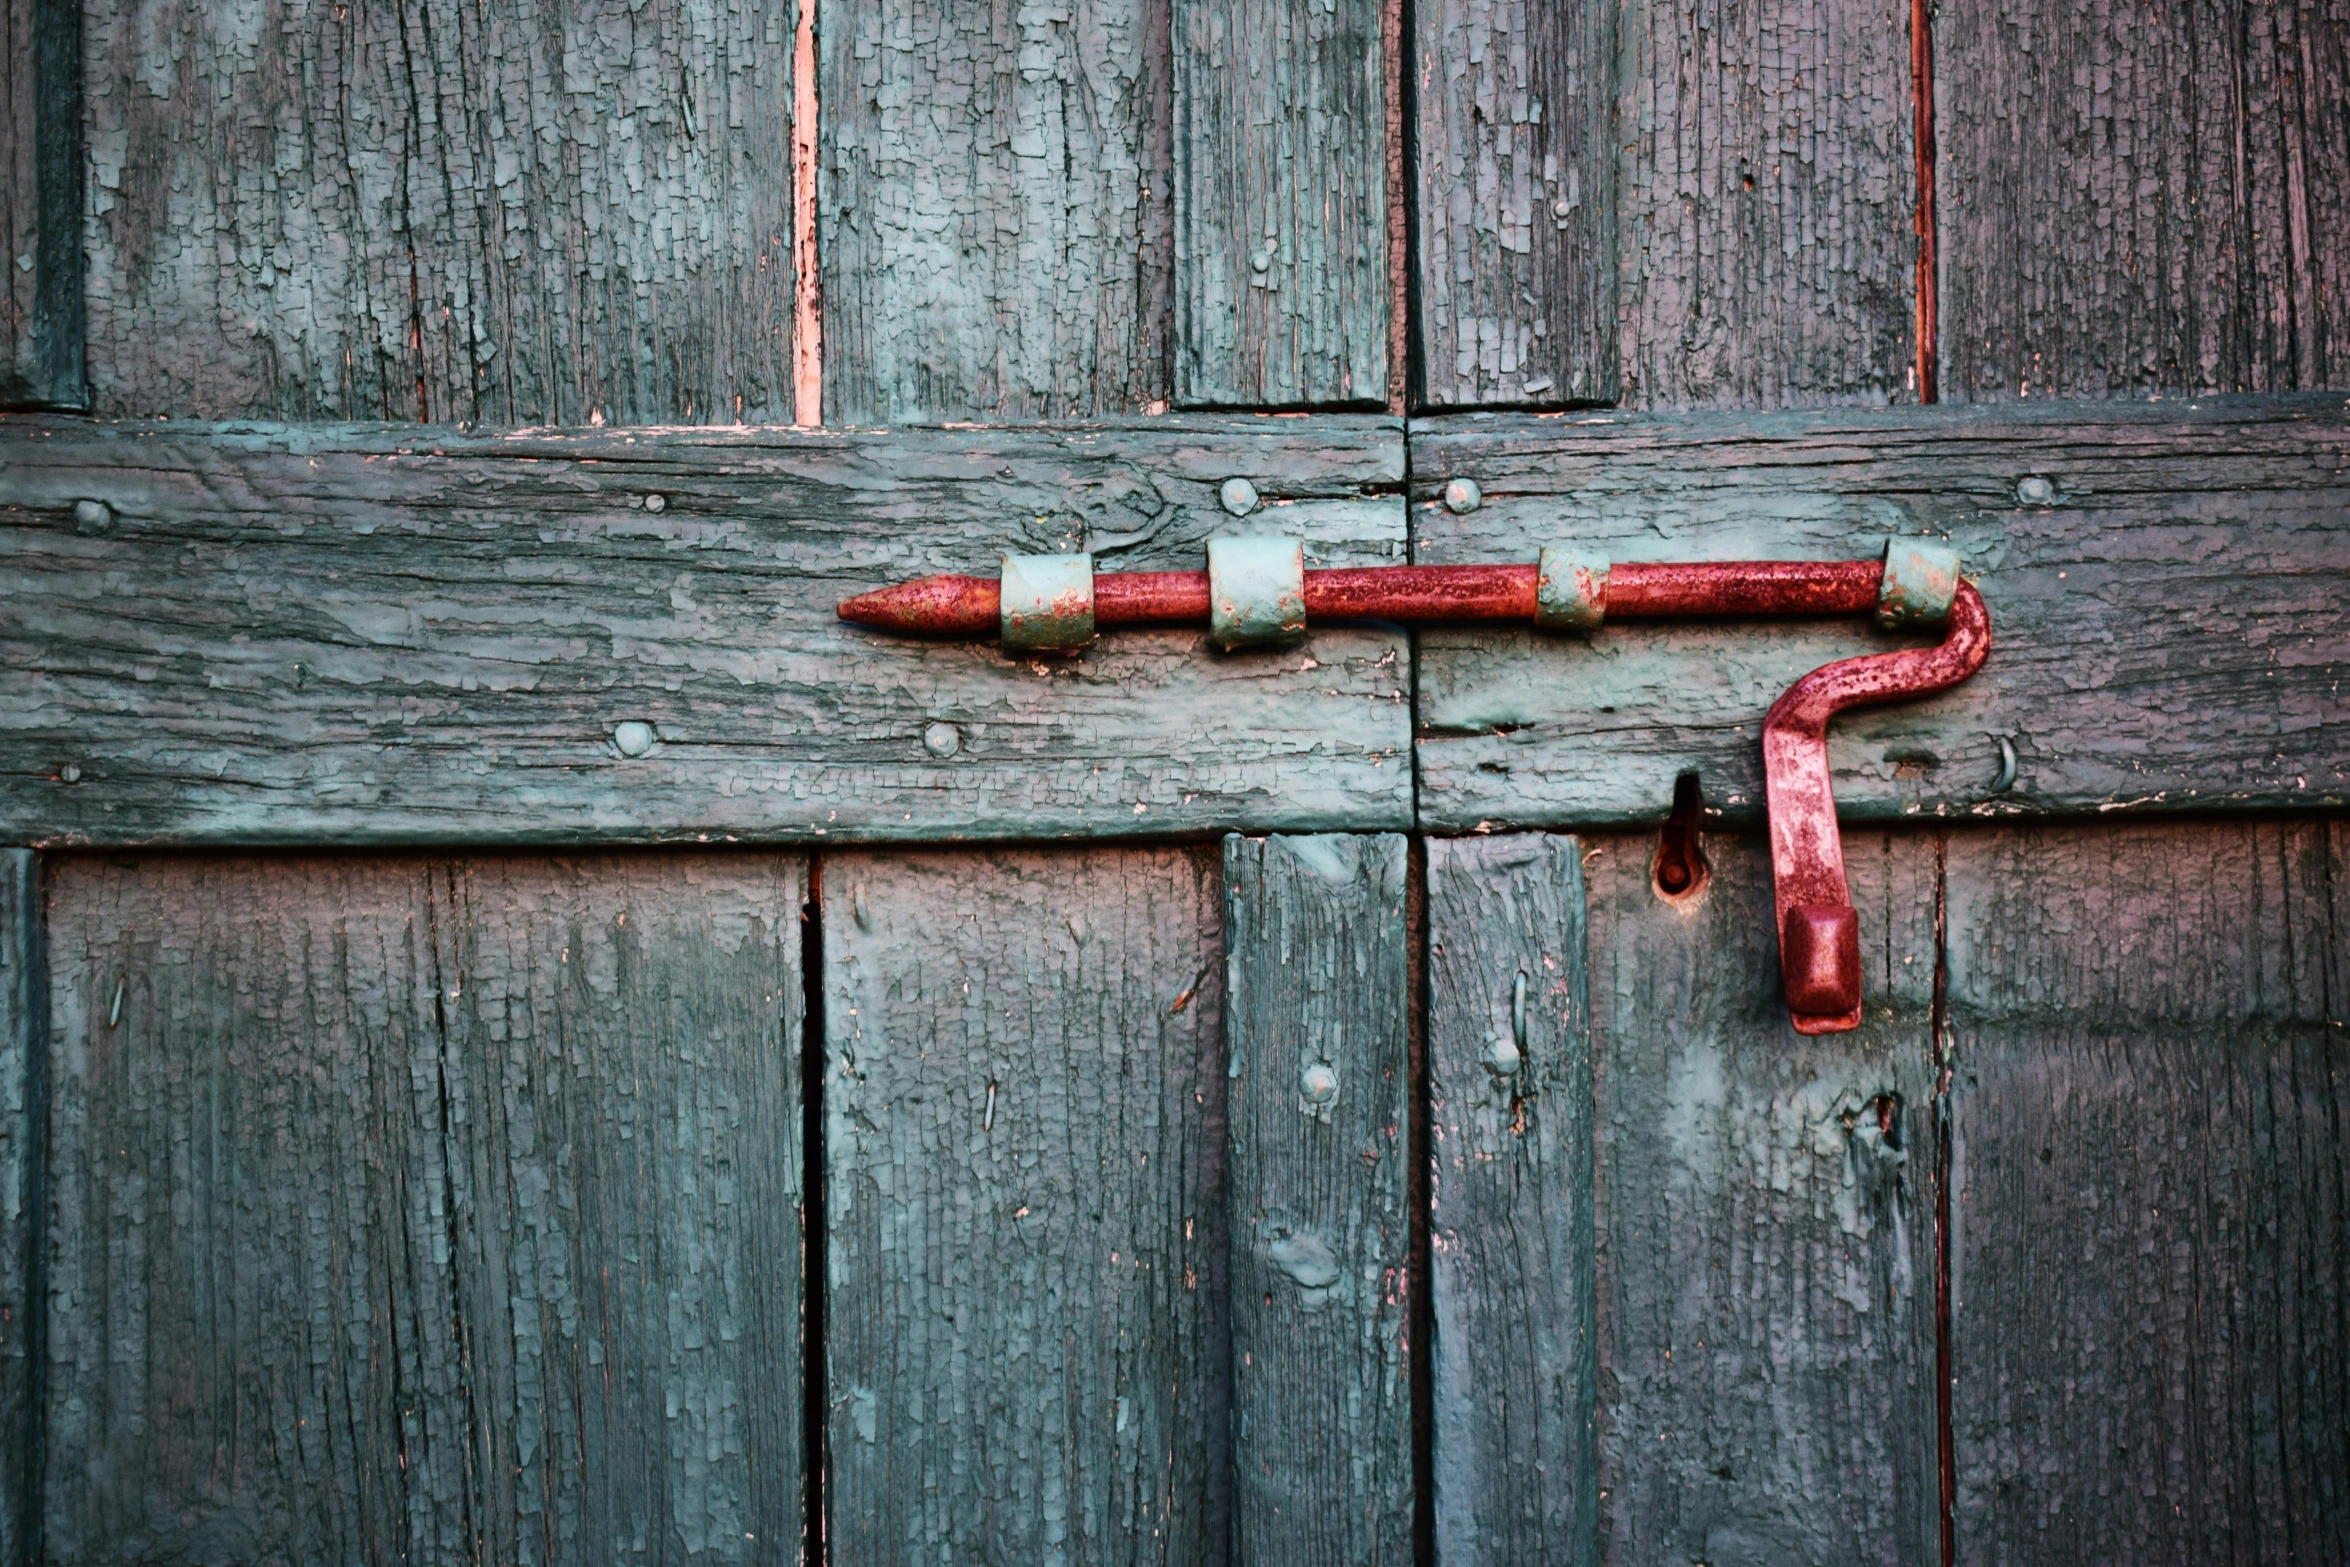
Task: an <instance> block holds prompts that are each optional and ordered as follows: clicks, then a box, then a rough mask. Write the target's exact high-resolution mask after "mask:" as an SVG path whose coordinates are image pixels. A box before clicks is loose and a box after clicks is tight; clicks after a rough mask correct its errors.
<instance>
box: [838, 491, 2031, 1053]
mask: <svg viewBox="0 0 2350 1567" xmlns="http://www.w3.org/2000/svg"><path fill="white" fill-rule="evenodd" d="M1858 614H1866V615H1870V616H1872V617H1873V618H1874V619H1875V621H1876V623H1877V624H1878V625H1879V626H1880V627H1883V628H1885V629H1887V630H1904V629H1911V628H1916V627H1922V626H1934V625H1941V626H1945V627H1946V630H1945V632H1944V635H1943V638H1942V641H1941V643H1940V644H1939V645H1938V646H1935V647H1930V648H1915V649H1910V650H1907V651H1903V652H1898V653H1880V654H1875V655H1872V656H1870V657H1867V658H1852V659H1845V660H1843V661H1842V662H1840V663H1834V664H1830V665H1828V666H1827V667H1825V668H1823V669H1816V670H1814V671H1812V672H1811V673H1810V674H1808V675H1806V676H1804V677H1803V678H1802V679H1801V680H1799V681H1797V682H1796V683H1795V684H1794V685H1793V686H1791V687H1790V688H1789V689H1788V691H1787V694H1786V695H1784V696H1782V697H1781V698H1779V700H1778V702H1777V703H1776V704H1775V705H1774V706H1773V707H1772V708H1771V711H1770V716H1769V717H1768V718H1766V719H1765V720H1764V721H1763V773H1764V777H1765V780H1766V782H1767V786H1768V787H1767V795H1768V805H1769V812H1770V835H1771V874H1772V880H1773V883H1774V886H1775V889H1776V896H1777V919H1778V937H1779V970H1780V977H1781V979H1782V981H1783V983H1784V986H1785V990H1786V997H1787V1007H1788V1011H1789V1013H1790V1014H1791V1015H1792V1017H1793V1019H1794V1024H1795V1027H1796V1029H1797V1031H1798V1032H1801V1033H1806V1034H1826V1033H1835V1032H1839V1031H1841V1030H1845V1029H1852V1028H1858V1027H1859V1026H1860V1018H1861V966H1860V917H1859V915H1858V914H1857V913H1856V912H1854V910H1853V907H1852V897H1851V892H1850V890H1849V888H1848V887H1847V886H1846V884H1845V879H1844V844H1843V839H1842V837H1841V835H1840V834H1839V832H1838V831H1837V827H1836V800H1835V796H1834V794H1833V792H1832V790H1831V789H1830V787H1829V780H1828V748H1827V729H1828V720H1829V719H1831V718H1833V717H1834V716H1835V715H1836V714H1838V713H1840V712H1843V711H1844V710H1845V709H1847V708H1852V707H1862V706H1868V705H1871V704H1875V703H1881V702H1898V701H1903V700H1906V699H1908V698H1911V697H1920V696H1926V695H1930V694H1931V693H1933V692H1936V691H1941V690H1945V689H1947V688H1948V687H1950V686H1954V685H1956V684H1958V683H1959V682H1960V681H1962V680H1964V679H1966V678H1967V677H1968V676H1969V675H1972V674H1973V673H1974V672H1975V671H1976V670H1978V669H1980V668H1982V667H1983V660H1984V659H1985V658H1986V657H1988V656H1989V654H1990V651H1991V616H1990V611H1989V610H1988V609H1986V608H1985V607H1984V604H1983V600H1982V596H1981V595H1980V594H1978V593H1977V592H1976V591H1975V589H1974V588H1973V586H1972V585H1970V584H1968V583H1966V582H1965V581H1963V580H1962V579H1961V577H1960V575H1959V559H1958V556H1957V554H1956V553H1955V552H1954V551H1952V550H1950V549H1948V548H1946V547H1944V546H1942V545H1939V544H1934V543H1931V542H1928V541H1924V540H1916V539H1895V540H1892V541H1890V542H1889V543H1888V544H1887V545H1886V547H1885V554H1884V556H1883V558H1882V559H1879V560H1833V561H1785V560H1771V561H1699V562H1667V563H1656V562H1634V561H1625V562H1622V563H1613V562H1610V561H1609V560H1608V558H1607V557H1606V556H1604V555H1599V554H1594V553H1592V552H1589V551H1583V550H1576V549H1572V548H1567V547H1555V548H1549V549H1545V550H1544V551H1543V552H1542V558H1541V560H1540V562H1539V563H1537V564H1535V565H1497V566H1369V567H1358V568H1352V569H1343V570H1329V571H1308V570H1306V569H1305V552H1304V548H1303V546H1302V545H1301V544H1300V543H1299V541H1297V540H1295V539H1285V538H1263V537H1259V538H1225V539H1215V540H1211V541H1210V542H1209V545H1208V569H1207V570H1206V571H1144V572H1112V573H1107V574H1103V575H1099V576H1097V575H1096V574H1095V573H1094V570H1093V561H1092V558H1091V557H1090V556H1084V555H1067V556H1050V555H1007V556H1005V557H1004V560H1003V569H1002V573H1001V575H1000V577H997V578H993V579H991V578H987V577H951V576H950V577H925V578H923V579H921V580H920V581H918V582H906V583H900V584H899V585H898V586H896V587H891V588H882V589H879V590H877V591H875V592H872V593H865V594H860V595H859V596H857V597H856V598H852V599H849V600H847V601H845V602H843V603H842V604H841V606H840V616H841V618H842V619H843V620H851V621H856V622H859V623H861V624H864V625H869V626H878V627H881V628H883V629H885V630H890V631H903V632H914V633H917V634H927V635H933V636H965V637H970V636H991V635H992V636H996V637H999V638H1001V640H1002V642H1003V645H1004V647H1005V648H1006V650H1008V651H1011V652H1016V653H1040V652H1049V653H1070V652H1076V651H1078V650H1080V649H1082V648H1083V647H1084V646H1085V645H1086V643H1088V642H1090V641H1091V640H1092V638H1093V635H1094V632H1095V629H1096V628H1097V627H1105V626H1145V625H1198V624H1200V623H1201V622H1203V621H1205V622H1207V623H1208V625H1209V627H1210V633H1209V634H1210V636H1211V638H1212V639H1213V640H1214V641H1215V643H1216V645H1217V646H1219V647H1222V648H1225V649H1228V650H1229V649H1234V648H1241V647H1248V646H1252V645H1257V644H1263V643H1278V642H1285V641H1290V640H1293V639H1295V638H1296V637H1298V636H1300V635H1302V634H1304V632H1305V629H1306V624H1307V621H1308V620H1309V618H1321V619H1335V620H1405V621H1415V620H1515V621H1532V622H1533V623H1534V624H1536V625H1537V626H1540V627H1542V628H1544V629H1546V630H1551V631H1562V632H1581V633H1589V632H1592V631H1595V630H1597V629H1598V628H1599V627H1601V626H1602V625H1604V624H1606V623H1608V622H1609V621H1612V620H1637V619H1649V618H1661V617H1673V618H1687V617H1697V616H1741V615H1858Z"/></svg>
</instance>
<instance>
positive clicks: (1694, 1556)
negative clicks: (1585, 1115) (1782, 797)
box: [1584, 832, 1939, 1563]
mask: <svg viewBox="0 0 2350 1567" xmlns="http://www.w3.org/2000/svg"><path fill="white" fill-rule="evenodd" d="M1586 841H1587V845H1588V847H1587V850H1586V856H1585V866H1584V876H1585V878H1586V881H1587V883H1588V885H1589V889H1590V892H1589V896H1590V921H1591V933H1590V950H1591V1013H1592V1056H1593V1061H1594V1071H1595V1075H1596V1078H1597V1084H1596V1094H1597V1100H1598V1110H1599V1115H1598V1145H1599V1146H1598V1193H1597V1202H1598V1212H1599V1220H1598V1232H1599V1242H1598V1274H1599V1341H1600V1350H1599V1353H1600V1365H1601V1367H1602V1371H1601V1381H1600V1392H1599V1431H1600V1471H1599V1483H1600V1485H1601V1487H1602V1493H1601V1494H1602V1495H1603V1496H1605V1497H1606V1501H1605V1503H1604V1505H1603V1511H1602V1524H1601V1527H1602V1529H1603V1530H1604V1531H1605V1535H1604V1539H1605V1545H1604V1552H1605V1555H1606V1557H1607V1559H1609V1560H1611V1561H1620V1562H1657V1561H1677V1560H1702V1561H1709V1562H1732V1561H1847V1562H1849V1561H1862V1562H1885V1563H1916V1562H1928V1561H1932V1560H1933V1559H1934V1556H1935V1553H1936V1543H1935V1537H1936V1533H1937V1516H1938V1512H1939V1507H1938V1500H1937V1486H1936V1483H1935V1476H1936V1457H1935V1452H1936V1437H1935V1431H1936V1423H1935V1414H1934V1408H1935V1406H1934V1332H1935V1322H1934V1292H1935V1272H1934V1243H1933V1238H1932V1237H1933V1213H1934V1205H1933V1199H1932V1194H1931V1187H1930V1183H1929V1172H1930V1171H1932V1170H1933V1169H1934V1167H1935V1164H1934V1159H1935V1155H1934V1139H1935V1127H1934V1119H1935V1115H1934V1097H1933V1096H1934V1091H1935V1065H1934V1057H1933V1049H1932V1033H1931V1021H1932V1008H1933V1001H1934V983H1935V952H1936V947H1935V926H1934V914H1935V908H1934V891H1935V882H1934V872H1935V865H1934V846H1933V843H1932V841H1931V840H1930V839H1928V838H1926V837H1924V836H1923V835H1920V834H1915V833H1910V834H1887V833H1865V832H1848V833H1847V834H1846V841H1845V854H1846V857H1847V868H1848V870H1849V872H1850V875H1851V880H1852V895H1853V903H1854V905H1855V906H1856V907H1857V908H1858V909H1859V911H1860V920H1861V931H1862V936H1861V950H1862V953H1863V959H1862V961H1863V965H1864V968H1865V976H1864V978H1865V985H1866V992H1865V993H1866V995H1867V997H1868V1016H1867V1020H1866V1021H1865V1023H1864V1024H1863V1025H1862V1028H1861V1030H1860V1031H1859V1032H1858V1033H1854V1034H1828V1035H1820V1036H1816V1037H1811V1038H1805V1037H1802V1036H1799V1035H1796V1034H1794V1033H1793V1032H1792V1031H1791V1030H1790V1029H1789V1027H1788V1023H1787V1012H1786V1006H1785V1003H1784V1002H1783V1001H1782V1000H1781V999H1780V993H1779V983H1778V952H1777V946H1778V943H1777V941H1776V939H1775V924H1774V916H1773V909H1772V902H1771V871H1770V856H1769V853H1768V850H1767V848H1766V846H1765V845H1764V843H1763V841H1762V840H1761V838H1760V836H1759V835H1756V836H1752V837H1730V836H1709V837H1707V838H1706V839H1705V840H1704V852H1705V855H1706V857H1707V859H1708V860H1709V861H1710V871H1709V874H1708V876H1707V879H1706V882H1705V884H1704V886H1703V888H1702V889H1701V890H1700V891H1698V892H1697V893H1695V894H1694V895H1691V896H1687V897H1685V898H1683V899H1682V900H1680V901H1679V902H1678V903H1675V902H1671V901H1668V900H1667V899H1665V898H1663V897H1662V896H1660V895H1659V893H1658V891H1657V888H1656V883H1655V879H1654V877H1655V873H1654V869H1653V865H1654V856H1655V853H1656V838H1655V835H1653V834H1643V835H1637V836H1634V835H1622V836H1613V835H1611V836H1606V837H1597V838H1592V839H1589V840H1586Z"/></svg>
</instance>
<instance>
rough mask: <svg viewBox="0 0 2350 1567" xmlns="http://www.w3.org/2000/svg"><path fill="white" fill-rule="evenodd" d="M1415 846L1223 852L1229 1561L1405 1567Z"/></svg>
mask: <svg viewBox="0 0 2350 1567" xmlns="http://www.w3.org/2000/svg"><path fill="white" fill-rule="evenodd" d="M1405 855H1406V845H1405V840H1404V839H1403V838H1402V837H1400V836H1398V835H1395V834H1392V833H1390V834H1379V835H1375V836H1369V835H1367V836H1347V835H1340V834H1329V835H1323V836H1314V837H1271V838H1242V837H1237V836H1235V837H1230V838H1227V839H1225V840H1224V898H1225V903H1224V940H1225V953H1226V955H1227V963H1228V977H1227V978H1226V981H1225V987H1226V988H1225V1025H1224V1032H1225V1048H1226V1049H1227V1050H1228V1051H1229V1052H1230V1059H1229V1064H1228V1066H1227V1067H1226V1071H1227V1073H1228V1074H1229V1083H1228V1090H1227V1091H1228V1094H1229V1114H1230V1118H1231V1170H1230V1176H1229V1183H1230V1184H1229V1190H1230V1193H1231V1198H1230V1224H1231V1257H1232V1263H1231V1266H1232V1348H1231V1357H1232V1358H1231V1374H1232V1475H1233V1491H1232V1556H1233V1560H1234V1561H1235V1562H1236V1563H1239V1564H1241V1567H1252V1564H1275V1563H1292V1562H1312V1563H1348V1564H1365V1567H1369V1564H1375V1563H1383V1562H1392V1563H1403V1562H1409V1561H1411V1560H1412V1550H1413V1544H1412V1456H1411V1391H1410V1378H1409V1374H1408V1371H1407V1353H1406V1345H1405V1331H1406V1326H1407V1318H1408V1307H1409V1299H1408V1288H1407V1276H1406V1265H1407V1250H1408V1244H1409V1229H1410V1223H1409V1217H1408V1212H1407V1193H1408V1189H1409V1176H1408V1170H1407V1160H1408V1159H1409V1148H1410V1146H1411V1145H1410V1135H1409V1126H1410V1116H1411V1109H1410V1105H1411V1073H1410V1061H1409V1049H1410V1041H1409V1034H1410V1008H1411V1005H1412V1001H1411V996H1410V991H1409V982H1408V955H1407V952H1406V950H1405V944H1406V935H1405V918H1404V904H1405V899H1406V892H1407V889H1406V880H1407V872H1406V866H1405Z"/></svg>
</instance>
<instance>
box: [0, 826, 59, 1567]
mask: <svg viewBox="0 0 2350 1567" xmlns="http://www.w3.org/2000/svg"><path fill="white" fill-rule="evenodd" d="M40 874H41V873H40V863H39V861H38V860H37V859H36V858H35V857H34V856H33V854H32V853H31V852H30V851H28V850H24V849H0V1434H4V1435H0V1562H6V1563H8V1564H9V1567H17V1564H19V1563H23V1562H29V1561H32V1560H34V1558H35V1547H34V1545H33V1540H34V1539H35V1538H36V1537H37V1535H38V1531H39V1522H40V1521H39V1517H38V1502H37V1492H38V1487H39V1484H40V1472H41V1464H40V1453H41V1387H40V1377H39V1367H40V1366H41V1364H42V1358H43V1357H42V1353H41V1350H42V1345H41V1336H40V1335H41V1323H40V1320H39V1315H38V1311H37V1309H36V1308H37V1298H36V1297H37V1285H36V1282H35V1281H36V1279H37V1276H38V1273H39V1247H40V1219H39V1215H40V1211H41V1205H42V1204H41V1188H42V1176H43V1173H44V1171H45V1168H46V1162H45V1158H44V1152H45V1149H44V1144H45V1142H46V1139H45V1138H44V1137H43V1136H42V1128H43V1119H44V1118H43V1110H44V1102H45V1093H44V1090H45V1088H46V1069H47V1065H48V1058H47V1051H46V1049H45V1048H44V1037H43V1026H42V1025H43V1024H44V1023H46V1022H47V1016H46V1013H47V1003H48V994H47V991H48V987H47V984H46V983H45V978H44V975H43V973H42V961H41V904H40V896H41V893H40Z"/></svg>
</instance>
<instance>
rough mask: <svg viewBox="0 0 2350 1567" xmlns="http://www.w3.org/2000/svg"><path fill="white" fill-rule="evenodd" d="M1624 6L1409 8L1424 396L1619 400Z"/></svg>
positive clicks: (1461, 400)
mask: <svg viewBox="0 0 2350 1567" xmlns="http://www.w3.org/2000/svg"><path fill="white" fill-rule="evenodd" d="M1618 9H1619V8H1618V7H1617V6H1615V5H1612V4H1603V3H1599V0H1575V3H1571V4H1564V5H1544V4H1539V3H1534V0H1436V3H1432V4H1427V5H1421V6H1417V7H1415V8H1414V9H1413V12H1412V17H1413V26H1414V39H1413V47H1414V53H1413V60H1414V62H1415V73H1414V81H1415V83H1416V84H1417V92H1416V106H1417V111H1418V112H1417V115H1416V123H1417V127H1418V131H1419V141H1418V144H1417V145H1418V152H1419V162H1418V179H1417V181H1416V184H1415V188H1414V201H1413V215H1414V218H1415V225H1416V230H1417V238H1418V263H1419V345H1418V347H1419V354H1418V365H1419V375H1420V386H1419V390H1418V393H1417V396H1416V398H1415V401H1416V402H1418V403H1420V404H1422V405H1424V406H1431V407H1482V406H1493V405H1506V404H1559V403H1565V402H1570V401H1574V402H1613V401H1614V400H1615V397H1616V391H1617V386H1618V376H1617V369H1616V264H1617V256H1616V158H1617V151H1616V134H1615V132H1616V25H1617V12H1618Z"/></svg>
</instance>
